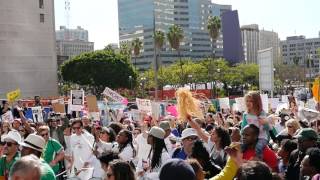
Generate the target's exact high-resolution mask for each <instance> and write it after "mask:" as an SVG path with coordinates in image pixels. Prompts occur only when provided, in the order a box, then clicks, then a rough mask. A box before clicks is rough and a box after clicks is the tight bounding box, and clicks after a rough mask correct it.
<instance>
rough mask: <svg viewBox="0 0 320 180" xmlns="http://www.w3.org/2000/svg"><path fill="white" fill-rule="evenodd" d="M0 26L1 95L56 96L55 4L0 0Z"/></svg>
mask: <svg viewBox="0 0 320 180" xmlns="http://www.w3.org/2000/svg"><path fill="white" fill-rule="evenodd" d="M0 24H1V26H0V62H1V65H0V96H1V97H2V98H4V97H5V94H6V93H7V92H8V91H12V90H14V89H17V88H20V89H21V94H22V97H33V96H35V95H40V96H55V95H57V93H58V88H57V59H56V51H55V28H54V25H55V22H54V2H53V1H52V0H43V1H25V0H10V1H0Z"/></svg>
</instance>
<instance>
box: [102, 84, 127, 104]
mask: <svg viewBox="0 0 320 180" xmlns="http://www.w3.org/2000/svg"><path fill="white" fill-rule="evenodd" d="M102 94H104V95H105V96H107V97H109V98H111V99H112V100H114V101H116V102H123V101H124V100H125V98H124V97H123V96H121V95H120V94H118V93H117V92H115V91H113V90H112V89H110V88H108V87H106V88H105V89H104V91H103V93H102Z"/></svg>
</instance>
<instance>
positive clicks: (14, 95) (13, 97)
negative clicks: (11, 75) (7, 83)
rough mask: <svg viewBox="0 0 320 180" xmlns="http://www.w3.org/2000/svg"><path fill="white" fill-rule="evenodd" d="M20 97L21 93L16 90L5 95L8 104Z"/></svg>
mask: <svg viewBox="0 0 320 180" xmlns="http://www.w3.org/2000/svg"><path fill="white" fill-rule="evenodd" d="M20 96H21V91H20V89H16V90H14V91H11V92H8V93H7V99H8V101H9V102H13V101H15V100H16V99H18V98H19V97H20Z"/></svg>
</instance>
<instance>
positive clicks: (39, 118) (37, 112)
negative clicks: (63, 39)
mask: <svg viewBox="0 0 320 180" xmlns="http://www.w3.org/2000/svg"><path fill="white" fill-rule="evenodd" d="M31 110H32V117H33V122H34V123H37V122H43V115H42V109H41V106H37V107H31Z"/></svg>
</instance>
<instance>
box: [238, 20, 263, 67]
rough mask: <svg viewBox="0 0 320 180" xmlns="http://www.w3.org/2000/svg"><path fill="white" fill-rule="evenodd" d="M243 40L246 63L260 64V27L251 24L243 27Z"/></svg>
mask: <svg viewBox="0 0 320 180" xmlns="http://www.w3.org/2000/svg"><path fill="white" fill-rule="evenodd" d="M241 38H242V46H243V51H244V60H245V62H246V63H254V64H257V63H258V61H257V60H258V50H259V26H258V25H257V24H250V25H244V26H241Z"/></svg>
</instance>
